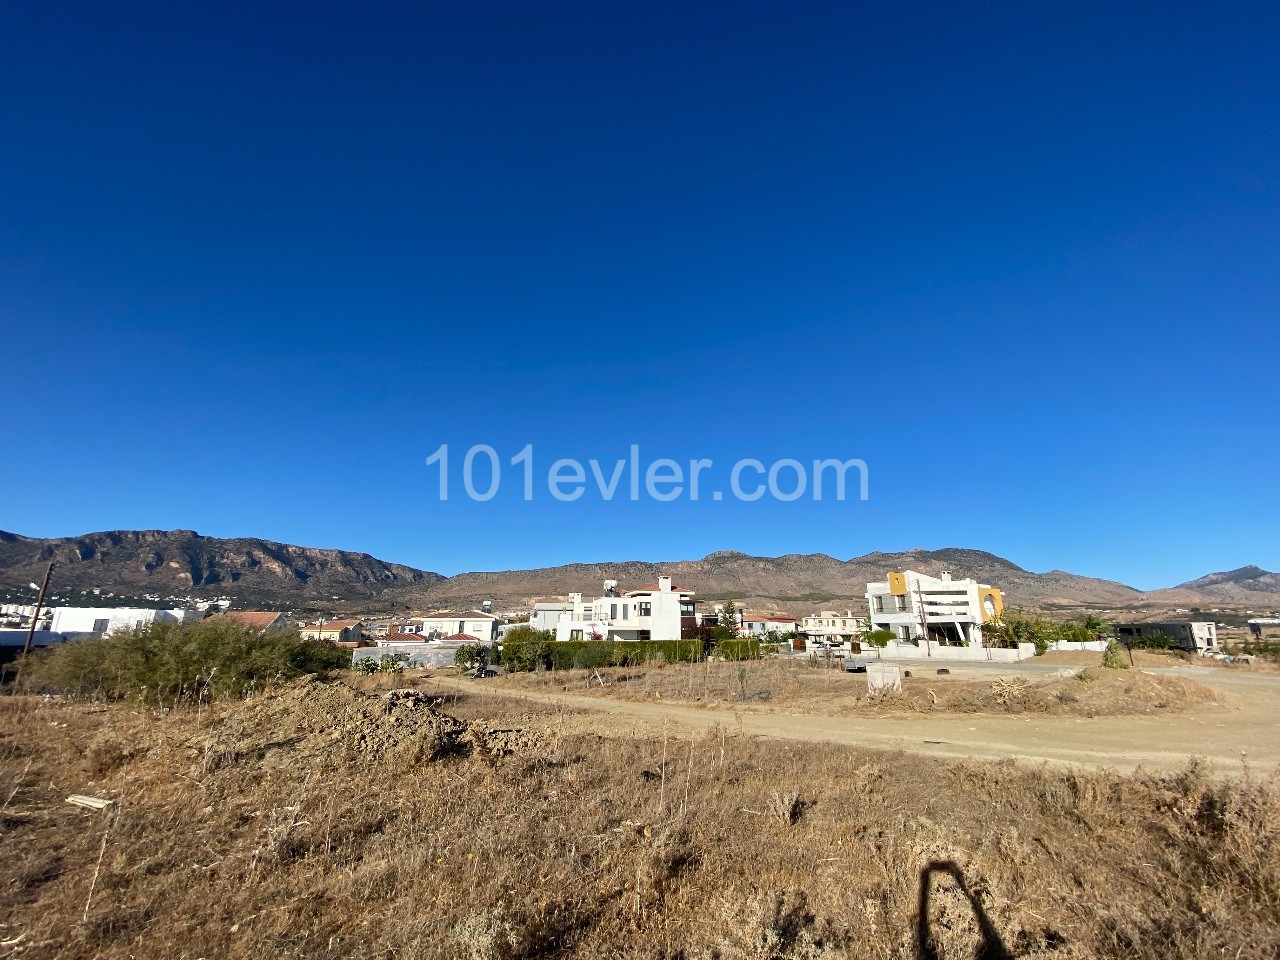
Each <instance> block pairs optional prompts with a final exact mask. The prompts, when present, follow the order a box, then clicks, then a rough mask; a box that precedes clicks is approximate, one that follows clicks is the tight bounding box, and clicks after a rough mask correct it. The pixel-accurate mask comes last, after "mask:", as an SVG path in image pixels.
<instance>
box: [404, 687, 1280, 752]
mask: <svg viewBox="0 0 1280 960" xmlns="http://www.w3.org/2000/svg"><path fill="white" fill-rule="evenodd" d="M1167 672H1170V673H1175V674H1177V675H1181V676H1188V677H1192V678H1193V679H1196V680H1198V681H1200V682H1201V683H1205V684H1207V685H1209V686H1212V687H1213V688H1214V689H1215V690H1216V691H1217V692H1218V693H1219V695H1220V697H1221V703H1220V704H1218V705H1214V706H1211V707H1208V708H1204V709H1197V710H1194V711H1189V712H1184V713H1174V714H1164V715H1158V716H1129V717H1125V716H1120V717H1095V718H1086V717H1072V716H1045V715H1026V714H1021V715H1019V714H1011V715H992V714H967V713H947V714H903V715H899V716H887V717H823V716H814V715H812V714H807V715H800V714H787V713H779V712H752V711H748V710H733V709H715V708H708V707H693V706H688V705H684V704H672V703H662V702H649V701H645V702H635V701H628V700H614V699H609V698H606V697H593V696H581V695H575V694H570V693H546V692H542V691H529V690H513V689H510V688H504V687H502V686H501V685H499V684H490V683H486V682H485V681H474V680H467V679H463V678H456V677H442V676H436V677H434V678H432V679H431V680H429V681H426V682H425V683H424V684H423V686H424V687H425V688H427V689H430V688H432V687H437V688H441V689H442V690H457V691H465V692H467V693H469V694H473V695H480V696H501V697H519V698H524V699H527V700H535V701H539V702H542V703H550V704H556V705H558V706H560V707H562V708H564V709H565V710H567V711H572V712H573V713H574V714H580V715H582V716H581V720H580V721H578V722H574V723H573V724H572V725H573V726H575V727H581V728H582V729H584V730H590V731H592V732H596V733H599V734H602V735H605V736H638V735H643V736H652V735H654V734H655V733H656V734H659V735H660V734H661V731H662V730H663V728H664V727H666V728H667V729H669V730H672V731H674V730H684V731H686V732H687V731H691V730H696V731H701V730H714V729H716V728H717V727H724V728H725V729H726V730H727V731H728V732H730V733H734V732H738V731H741V732H742V733H746V734H749V735H752V736H760V737H772V738H778V739H787V740H801V741H809V742H820V743H839V744H845V745H848V746H859V747H867V748H871V749H880V750H906V751H909V752H912V753H920V754H926V755H931V756H942V757H969V758H977V759H990V760H996V759H1006V758H1014V759H1018V760H1023V761H1032V762H1048V763H1051V764H1060V765H1068V766H1072V765H1074V766H1086V767H1107V768H1112V769H1116V770H1121V771H1128V770H1134V769H1137V768H1139V767H1141V768H1144V769H1147V770H1153V771H1170V770H1174V769H1178V768H1181V767H1183V766H1185V765H1186V763H1187V761H1188V759H1189V758H1190V757H1193V756H1194V757H1202V758H1204V759H1206V760H1208V761H1210V762H1211V763H1212V765H1213V767H1214V769H1215V770H1216V771H1217V772H1218V773H1221V774H1237V773H1239V772H1240V771H1241V769H1242V764H1243V763H1247V765H1248V767H1249V768H1250V770H1252V771H1254V772H1256V773H1259V774H1268V773H1270V772H1272V771H1274V770H1277V769H1280V710H1277V709H1276V708H1277V706H1280V676H1277V675H1274V674H1271V675H1267V674H1248V673H1243V672H1241V673H1235V672H1231V671H1226V670H1221V669H1217V670H1214V669H1209V668H1198V667H1186V668H1176V669H1174V670H1170V671H1167Z"/></svg>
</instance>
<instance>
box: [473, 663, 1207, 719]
mask: <svg viewBox="0 0 1280 960" xmlns="http://www.w3.org/2000/svg"><path fill="white" fill-rule="evenodd" d="M1172 662H1173V663H1175V664H1177V663H1180V661H1176V660H1175V661H1172ZM836 663H837V664H838V661H836ZM956 672H957V675H939V674H938V673H936V671H935V669H934V668H932V667H929V668H926V667H924V666H923V665H921V666H919V667H916V668H914V669H912V668H910V667H908V668H906V671H905V673H906V674H907V675H904V677H903V680H902V692H901V693H900V694H894V695H878V696H874V697H873V696H869V695H868V693H867V684H866V675H865V674H853V673H845V672H843V671H841V670H839V669H833V668H831V667H829V666H824V665H822V663H821V662H819V663H818V665H814V664H813V663H811V662H810V661H806V660H790V659H787V660H783V659H771V660H756V661H748V662H743V663H724V662H719V663H710V662H708V663H698V664H673V665H670V666H668V665H665V664H660V665H656V666H646V667H630V668H626V667H624V668H607V669H600V670H569V671H557V672H551V671H547V672H538V673H517V674H510V675H507V676H504V677H501V678H499V679H497V680H494V681H492V682H493V684H494V685H495V686H499V687H503V688H510V689H518V690H531V691H543V692H549V691H559V692H562V693H576V694H582V695H586V696H592V697H608V698H615V699H621V700H634V701H662V702H666V703H682V704H698V705H701V706H705V707H708V708H711V709H723V708H726V707H728V708H732V709H745V710H752V711H757V712H761V711H766V712H767V711H773V712H785V713H793V714H794V713H800V714H822V715H826V716H885V715H891V714H894V713H904V712H907V713H919V712H942V713H995V714H1010V713H1037V714H1056V715H1071V716H1083V717H1098V716H1121V715H1134V714H1152V713H1155V712H1157V711H1165V712H1174V711H1179V710H1188V709H1192V708H1198V707H1205V706H1207V705H1210V704H1214V703H1216V702H1217V699H1218V698H1217V695H1216V694H1215V693H1214V691H1213V690H1212V689H1211V688H1210V687H1208V686H1206V685H1204V684H1202V683H1200V682H1198V681H1196V680H1192V679H1188V678H1183V677H1166V676H1159V675H1156V674H1151V673H1146V672H1143V671H1141V670H1104V669H1102V668H1101V667H1097V668H1086V669H1075V670H1073V669H1064V670H1062V671H1059V672H1058V673H1057V674H1047V675H1046V674H1039V675H1027V674H1025V673H1020V672H1018V671H1017V670H1016V669H1015V668H1012V667H1011V668H1010V670H1009V671H1008V672H1007V673H1002V672H995V673H993V672H991V671H983V676H982V678H981V679H979V678H976V677H973V676H971V675H967V674H965V673H964V672H963V668H961V667H957V668H956Z"/></svg>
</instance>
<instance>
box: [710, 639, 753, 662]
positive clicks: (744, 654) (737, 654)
mask: <svg viewBox="0 0 1280 960" xmlns="http://www.w3.org/2000/svg"><path fill="white" fill-rule="evenodd" d="M715 654H716V655H717V656H720V657H724V659H726V660H759V659H760V641H759V640H717V641H716V645H715Z"/></svg>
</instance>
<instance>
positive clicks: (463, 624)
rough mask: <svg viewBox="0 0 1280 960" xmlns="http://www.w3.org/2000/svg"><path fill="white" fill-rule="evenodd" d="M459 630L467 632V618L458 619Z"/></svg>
mask: <svg viewBox="0 0 1280 960" xmlns="http://www.w3.org/2000/svg"><path fill="white" fill-rule="evenodd" d="M458 632H459V633H466V632H467V621H465V620H459V621H458Z"/></svg>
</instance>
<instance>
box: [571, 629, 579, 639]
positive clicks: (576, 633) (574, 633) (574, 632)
mask: <svg viewBox="0 0 1280 960" xmlns="http://www.w3.org/2000/svg"><path fill="white" fill-rule="evenodd" d="M569 639H570V640H581V639H582V631H581V630H570V631H569Z"/></svg>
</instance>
